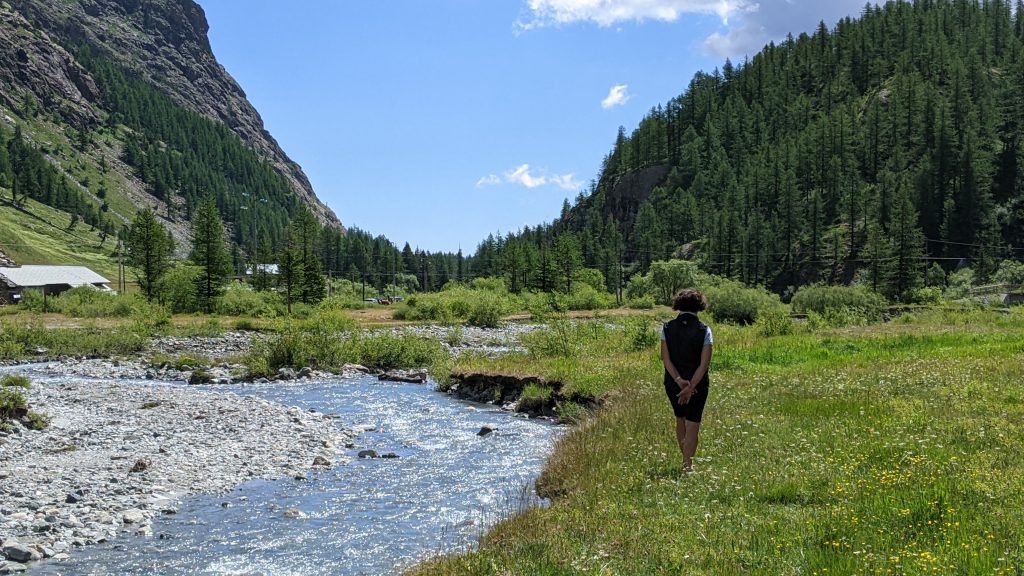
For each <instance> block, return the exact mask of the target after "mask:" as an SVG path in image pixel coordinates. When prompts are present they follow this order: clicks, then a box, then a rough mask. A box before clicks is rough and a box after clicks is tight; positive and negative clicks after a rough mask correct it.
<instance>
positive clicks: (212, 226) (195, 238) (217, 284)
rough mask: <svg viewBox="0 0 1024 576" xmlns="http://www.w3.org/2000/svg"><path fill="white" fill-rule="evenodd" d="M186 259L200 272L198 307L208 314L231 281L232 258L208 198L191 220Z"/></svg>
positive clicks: (197, 284) (221, 224)
mask: <svg viewBox="0 0 1024 576" xmlns="http://www.w3.org/2000/svg"><path fill="white" fill-rule="evenodd" d="M189 259H190V260H192V262H193V263H195V265H196V266H199V268H200V269H201V273H200V275H199V276H198V278H197V279H196V297H197V300H198V302H199V307H200V308H201V309H202V310H203V311H204V312H206V313H207V314H211V313H213V309H214V306H215V304H216V301H217V297H218V296H220V294H221V293H222V292H223V290H224V286H225V285H226V284H227V282H228V279H229V278H230V275H231V256H230V255H229V254H228V250H227V247H226V245H225V242H224V224H223V223H222V222H221V219H220V212H219V211H218V210H217V204H216V203H215V202H214V200H213V198H212V197H210V196H207V197H206V198H205V199H203V200H202V201H201V202H200V203H199V206H198V208H197V209H196V213H195V218H193V220H192V253H191V254H190V255H189Z"/></svg>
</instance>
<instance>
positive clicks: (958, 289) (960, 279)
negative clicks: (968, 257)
mask: <svg viewBox="0 0 1024 576" xmlns="http://www.w3.org/2000/svg"><path fill="white" fill-rule="evenodd" d="M946 281H947V284H946V298H949V299H950V300H957V299H960V298H966V297H967V294H968V293H969V292H970V291H971V288H973V287H974V283H975V275H974V270H972V269H970V268H961V269H959V270H957V271H956V272H952V273H951V274H950V275H949V276H948V277H947V278H946Z"/></svg>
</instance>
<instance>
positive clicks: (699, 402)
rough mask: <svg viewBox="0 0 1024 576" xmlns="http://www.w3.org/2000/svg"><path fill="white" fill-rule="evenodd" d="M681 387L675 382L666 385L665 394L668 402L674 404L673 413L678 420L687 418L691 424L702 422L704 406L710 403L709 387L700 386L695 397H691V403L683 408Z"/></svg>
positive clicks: (694, 394)
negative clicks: (680, 396)
mask: <svg viewBox="0 0 1024 576" xmlns="http://www.w3.org/2000/svg"><path fill="white" fill-rule="evenodd" d="M679 390H680V388H679V385H678V384H676V383H675V382H666V383H665V394H666V395H667V396H668V401H669V402H670V403H671V404H672V412H673V413H674V414H675V415H676V418H685V419H687V420H689V421H690V422H698V423H699V422H700V419H701V417H703V415H704V404H705V403H706V402H707V401H708V388H707V386H698V387H697V389H696V390H695V391H694V392H693V396H690V401H689V402H687V403H686V404H683V405H682V406H680V405H679V400H678V397H679Z"/></svg>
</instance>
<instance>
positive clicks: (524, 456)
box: [28, 377, 561, 575]
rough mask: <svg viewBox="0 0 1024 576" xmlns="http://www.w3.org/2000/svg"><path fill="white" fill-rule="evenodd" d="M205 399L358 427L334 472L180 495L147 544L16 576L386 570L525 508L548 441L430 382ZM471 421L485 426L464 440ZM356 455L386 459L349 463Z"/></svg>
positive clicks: (545, 431) (540, 431)
mask: <svg viewBox="0 0 1024 576" xmlns="http://www.w3.org/2000/svg"><path fill="white" fill-rule="evenodd" d="M216 390H219V391H224V390H231V391H234V392H237V393H238V394H246V395H257V396H260V397H263V398H266V399H268V400H273V401H276V402H279V403H281V404H284V405H287V406H298V407H300V408H302V409H315V410H317V411H319V412H323V413H326V414H336V415H337V416H338V420H337V422H338V425H339V426H341V427H343V428H359V427H362V428H364V429H366V430H367V431H366V432H363V433H362V434H360V435H359V437H358V438H357V439H356V441H355V447H354V448H352V449H349V450H346V451H345V455H346V456H348V457H350V458H352V460H351V462H349V463H347V464H340V465H336V466H334V467H332V468H329V469H324V470H319V471H317V470H312V471H309V472H308V478H307V480H304V481H298V480H295V479H281V480H276V481H254V482H249V483H246V484H243V485H242V486H240V487H239V488H238V489H237V490H235V491H234V492H232V493H230V494H226V495H220V496H198V497H191V498H188V499H186V500H184V501H183V502H181V505H180V507H179V509H178V513H177V514H176V515H171V516H164V517H161V518H158V519H157V520H156V521H155V522H154V523H153V533H154V535H153V536H152V537H149V538H145V537H138V536H127V535H125V536H122V537H120V538H118V539H116V540H114V541H110V542H107V543H104V544H100V545H96V546H90V547H86V548H82V549H76V550H74V551H73V552H72V555H71V559H70V560H66V561H62V562H52V561H50V562H40V563H37V564H34V565H32V566H31V567H30V569H29V572H28V573H29V574H34V575H44V574H45V575H70V574H75V575H79V574H168V575H169V574H231V575H257V574H275V575H290V574H294V575H300V574H301V575H307V574H309V575H312V574H324V575H326V574H331V575H369V574H394V573H397V572H401V571H402V569H404V568H407V567H409V566H410V565H412V564H414V563H415V562H416V561H418V560H421V559H423V558H426V557H429V556H431V555H434V554H440V553H452V552H457V551H460V550H465V549H466V548H468V547H470V546H472V545H473V543H474V542H475V540H476V538H477V537H478V536H479V535H480V534H481V533H482V532H483V531H484V530H485V529H486V528H487V527H488V526H489V525H491V524H493V523H494V522H495V521H496V520H498V519H500V518H502V517H505V516H507V515H508V514H510V513H511V512H514V511H516V510H518V509H519V508H520V507H521V506H524V505H535V504H537V502H535V501H534V499H533V498H531V497H530V495H531V494H533V490H532V482H533V480H534V479H535V478H536V476H537V474H538V473H539V471H540V469H541V467H542V465H543V463H544V460H545V458H546V457H547V455H548V454H550V452H551V449H552V446H553V444H554V442H555V440H556V439H557V437H558V436H559V434H560V433H561V430H560V428H559V427H557V426H553V425H551V424H548V423H545V422H541V421H536V420H525V419H522V418H519V417H515V416H512V415H510V414H508V413H504V412H501V411H499V410H497V409H495V408H494V407H491V406H482V405H475V404H473V405H471V404H467V403H464V402H459V401H455V400H453V399H451V398H449V397H447V396H445V395H443V394H440V393H437V392H434V391H433V390H432V389H431V388H430V386H417V385H409V384H393V383H382V382H378V381H377V380H376V379H373V378H369V377H366V378H357V379H332V380H326V381H307V382H303V383H290V384H266V385H246V386H230V387H225V386H218V387H216ZM483 425H490V426H493V427H495V428H496V429H497V430H496V431H495V432H493V433H491V434H489V435H487V436H484V437H480V436H477V432H478V431H479V430H480V428H481V427H482V426H483ZM365 449H370V450H375V451H376V452H378V453H380V454H386V453H389V452H393V453H395V454H397V455H398V458H395V459H383V458H376V459H359V458H357V453H358V452H359V451H360V450H365ZM290 509H292V510H290ZM296 510H297V511H298V512H299V513H300V516H299V517H297V518H296V517H291V516H294V514H295V511H296ZM286 511H288V513H287V514H286Z"/></svg>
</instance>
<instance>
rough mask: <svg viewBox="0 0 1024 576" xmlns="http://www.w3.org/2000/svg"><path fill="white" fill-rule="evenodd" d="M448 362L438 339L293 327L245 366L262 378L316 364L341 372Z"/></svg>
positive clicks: (264, 345)
mask: <svg viewBox="0 0 1024 576" xmlns="http://www.w3.org/2000/svg"><path fill="white" fill-rule="evenodd" d="M446 358H447V353H446V351H445V350H444V347H443V346H442V345H441V343H440V342H439V341H438V340H437V339H434V338H428V337H423V336H416V335H413V334H397V335H396V334H390V333H363V332H351V333H348V334H346V335H344V336H342V335H340V334H339V333H336V332H332V331H330V330H321V329H317V330H300V329H297V328H296V327H291V328H288V329H286V330H285V331H283V332H282V333H281V334H279V335H278V336H277V337H276V338H272V339H270V340H269V341H267V342H264V343H261V344H259V345H257V346H255V347H253V349H252V351H251V352H250V353H249V355H248V356H247V357H246V359H245V363H246V366H247V367H248V369H249V374H250V375H252V376H261V375H270V374H272V373H273V372H275V371H276V370H277V369H279V368H282V367H292V368H302V367H305V366H310V365H312V364H314V363H316V364H317V365H319V366H320V367H321V368H324V369H327V370H340V369H341V368H342V366H344V365H345V364H347V363H354V364H362V365H364V366H369V367H371V368H379V369H383V370H390V369H394V368H421V367H425V366H426V367H430V366H433V365H435V364H436V363H438V362H441V361H443V360H445V359H446Z"/></svg>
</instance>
